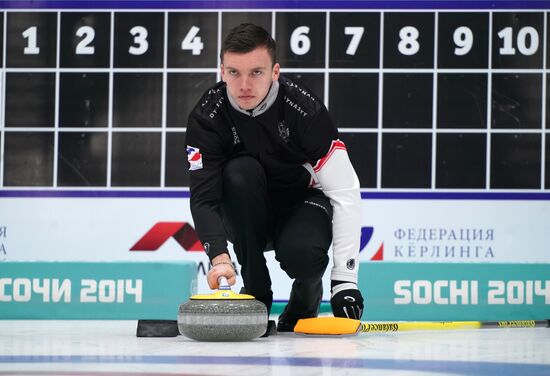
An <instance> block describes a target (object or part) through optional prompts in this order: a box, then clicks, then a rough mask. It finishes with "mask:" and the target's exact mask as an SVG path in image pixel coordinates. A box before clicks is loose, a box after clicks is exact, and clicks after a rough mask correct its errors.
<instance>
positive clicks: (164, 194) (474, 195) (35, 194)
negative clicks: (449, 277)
mask: <svg viewBox="0 0 550 376" xmlns="http://www.w3.org/2000/svg"><path fill="white" fill-rule="evenodd" d="M189 197H190V192H189V190H187V189H183V190H177V191H174V190H162V191H161V190H151V191H147V190H135V191H132V190H60V189H56V190H54V189H52V190H47V189H45V190H24V189H22V190H11V189H8V190H0V198H189ZM361 198H362V199H363V200H506V201H523V200H525V201H548V200H550V192H392V191H376V192H361Z"/></svg>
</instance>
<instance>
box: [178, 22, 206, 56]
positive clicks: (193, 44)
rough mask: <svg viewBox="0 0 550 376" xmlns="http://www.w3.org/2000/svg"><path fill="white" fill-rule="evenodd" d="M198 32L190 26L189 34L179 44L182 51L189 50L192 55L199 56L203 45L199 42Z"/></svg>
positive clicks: (197, 29) (196, 28) (194, 27)
mask: <svg viewBox="0 0 550 376" xmlns="http://www.w3.org/2000/svg"><path fill="white" fill-rule="evenodd" d="M200 30H201V29H200V28H198V27H197V26H191V29H189V32H188V33H187V35H186V36H185V38H183V41H182V42H181V49H182V50H191V52H192V54H193V55H200V54H201V51H202V49H203V48H204V44H203V43H202V41H201V37H199V36H198V35H197V34H198V33H199V31H200Z"/></svg>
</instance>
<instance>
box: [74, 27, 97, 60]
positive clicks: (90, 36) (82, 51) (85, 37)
mask: <svg viewBox="0 0 550 376" xmlns="http://www.w3.org/2000/svg"><path fill="white" fill-rule="evenodd" d="M76 36H77V37H80V38H82V40H81V41H80V42H79V43H78V44H77V45H76V54H77V55H93V54H94V52H95V47H94V46H90V43H92V42H93V40H94V38H95V30H94V29H93V28H92V27H90V26H82V27H79V28H78V30H77V31H76Z"/></svg>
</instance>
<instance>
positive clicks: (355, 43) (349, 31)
mask: <svg viewBox="0 0 550 376" xmlns="http://www.w3.org/2000/svg"><path fill="white" fill-rule="evenodd" d="M364 32H365V28H364V27H362V26H346V28H345V29H344V34H346V35H351V40H350V41H349V45H348V48H347V50H346V54H347V55H352V56H353V55H355V52H357V47H359V42H360V41H361V37H362V36H363V33H364Z"/></svg>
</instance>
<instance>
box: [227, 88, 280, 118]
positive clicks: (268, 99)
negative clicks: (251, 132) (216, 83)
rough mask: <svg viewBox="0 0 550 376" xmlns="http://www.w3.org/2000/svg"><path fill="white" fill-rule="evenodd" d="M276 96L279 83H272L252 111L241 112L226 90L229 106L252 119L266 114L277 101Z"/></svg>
mask: <svg viewBox="0 0 550 376" xmlns="http://www.w3.org/2000/svg"><path fill="white" fill-rule="evenodd" d="M277 94H279V82H278V81H274V82H273V83H272V84H271V87H270V88H269V91H268V92H267V95H266V96H265V98H264V100H263V101H261V102H260V104H258V105H257V106H256V107H255V108H254V109H252V110H243V109H242V108H240V107H239V105H238V104H237V101H235V98H233V97H232V96H231V94H230V93H229V90H227V98H228V99H229V103H231V106H233V108H234V109H235V110H237V111H239V112H242V113H243V114H246V115H248V116H252V117H255V116H259V115H261V114H263V113H264V112H266V111H267V110H268V109H269V108H270V107H271V106H272V105H273V103H275V100H276V99H277Z"/></svg>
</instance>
